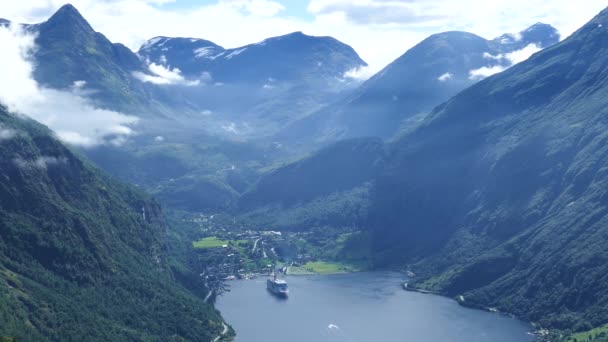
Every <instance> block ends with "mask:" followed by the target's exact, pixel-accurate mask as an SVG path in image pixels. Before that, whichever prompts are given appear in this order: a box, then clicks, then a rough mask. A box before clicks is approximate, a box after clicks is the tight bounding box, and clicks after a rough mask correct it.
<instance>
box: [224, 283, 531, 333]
mask: <svg viewBox="0 0 608 342" xmlns="http://www.w3.org/2000/svg"><path fill="white" fill-rule="evenodd" d="M286 279H287V282H288V283H289V287H290V291H291V293H290V297H289V299H286V300H285V299H279V298H276V297H274V296H272V295H271V294H270V293H268V292H267V291H266V279H265V278H263V277H262V278H258V279H254V280H243V281H235V282H232V283H231V284H230V285H231V292H229V293H226V294H225V295H223V296H222V297H220V298H219V299H218V303H217V308H218V309H219V310H220V311H221V312H222V314H223V315H224V318H225V319H226V321H227V322H228V323H230V324H231V325H232V326H233V327H234V329H235V330H236V332H237V339H236V341H237V342H259V341H265V342H274V341H277V342H278V341H289V342H310V341H318V342H324V341H332V342H339V341H347V342H368V341H442V342H487V341H492V342H520V341H521V342H527V341H532V340H533V337H532V336H530V335H529V334H528V332H529V331H530V330H531V327H530V326H529V325H527V324H524V323H522V322H520V321H517V320H515V319H511V318H509V317H505V316H503V315H499V314H493V313H487V312H484V311H479V310H472V309H468V308H464V307H461V306H460V305H458V304H457V303H456V302H455V301H453V300H450V299H447V298H444V297H440V296H434V295H425V294H420V293H413V292H407V291H404V290H403V289H402V288H401V287H400V282H401V281H402V280H403V277H402V276H401V275H400V274H398V273H394V272H371V273H353V274H344V275H332V276H292V277H287V278H286Z"/></svg>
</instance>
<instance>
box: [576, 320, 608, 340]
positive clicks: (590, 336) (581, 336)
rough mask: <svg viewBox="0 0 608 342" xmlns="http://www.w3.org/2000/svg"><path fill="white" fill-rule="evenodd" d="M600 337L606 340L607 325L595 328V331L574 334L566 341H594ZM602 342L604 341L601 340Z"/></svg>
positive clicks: (607, 334)
mask: <svg viewBox="0 0 608 342" xmlns="http://www.w3.org/2000/svg"><path fill="white" fill-rule="evenodd" d="M600 337H603V338H607V339H608V324H605V325H603V326H601V327H598V328H595V329H591V330H589V331H584V332H581V333H578V334H574V335H572V336H571V337H570V338H569V339H568V341H571V342H574V341H577V342H583V341H595V340H596V339H599V338H600ZM602 341H604V340H603V339H602Z"/></svg>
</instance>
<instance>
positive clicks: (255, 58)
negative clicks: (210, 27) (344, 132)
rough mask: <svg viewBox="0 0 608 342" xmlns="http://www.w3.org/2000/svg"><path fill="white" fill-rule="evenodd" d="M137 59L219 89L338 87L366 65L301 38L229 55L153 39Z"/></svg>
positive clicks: (337, 47)
mask: <svg viewBox="0 0 608 342" xmlns="http://www.w3.org/2000/svg"><path fill="white" fill-rule="evenodd" d="M138 54H139V55H140V56H142V57H144V58H146V59H148V60H150V61H151V62H152V63H156V64H162V65H167V66H170V67H172V68H178V69H179V70H181V71H182V72H183V73H184V74H185V75H191V76H198V75H201V74H203V73H210V74H211V77H212V78H213V80H214V81H215V82H222V83H254V84H268V85H272V84H273V83H275V82H277V83H281V82H289V81H294V82H303V81H308V80H311V81H318V80H323V81H325V82H327V81H333V82H337V81H338V80H337V79H343V78H344V74H345V73H346V72H347V71H349V70H352V69H355V68H359V67H363V66H366V65H367V64H366V63H365V62H364V61H363V60H362V59H361V58H360V57H359V55H357V53H356V52H355V50H353V49H352V48H351V47H350V46H348V45H346V44H344V43H341V42H340V41H338V40H336V39H334V38H331V37H312V36H308V35H305V34H303V33H302V32H294V33H291V34H287V35H284V36H280V37H274V38H268V39H265V40H263V41H261V42H259V43H256V44H250V45H246V46H242V47H238V48H234V49H224V48H223V47H221V46H219V45H217V44H214V43H212V42H210V41H207V40H203V39H194V38H169V37H156V38H153V39H151V40H149V41H148V42H146V43H145V44H144V45H143V46H142V47H141V49H140V50H139V52H138Z"/></svg>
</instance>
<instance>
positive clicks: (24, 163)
mask: <svg viewBox="0 0 608 342" xmlns="http://www.w3.org/2000/svg"><path fill="white" fill-rule="evenodd" d="M67 161H68V160H67V159H66V158H65V157H60V158H56V157H50V156H40V157H37V158H36V159H33V160H26V159H23V157H21V156H19V157H17V158H15V159H14V160H13V162H14V163H15V165H16V166H17V167H18V168H20V169H40V170H46V169H47V168H49V167H51V166H55V165H60V164H66V163H67Z"/></svg>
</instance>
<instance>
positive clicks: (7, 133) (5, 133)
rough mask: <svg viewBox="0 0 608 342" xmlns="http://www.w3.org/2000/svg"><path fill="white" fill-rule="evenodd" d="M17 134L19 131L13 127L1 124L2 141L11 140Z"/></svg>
mask: <svg viewBox="0 0 608 342" xmlns="http://www.w3.org/2000/svg"><path fill="white" fill-rule="evenodd" d="M16 135H17V131H15V130H14V129H11V128H6V127H4V126H3V125H1V124H0V141H3V140H9V139H12V138H14V137H15V136H16Z"/></svg>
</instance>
